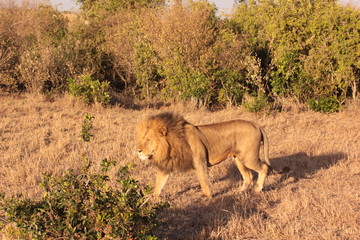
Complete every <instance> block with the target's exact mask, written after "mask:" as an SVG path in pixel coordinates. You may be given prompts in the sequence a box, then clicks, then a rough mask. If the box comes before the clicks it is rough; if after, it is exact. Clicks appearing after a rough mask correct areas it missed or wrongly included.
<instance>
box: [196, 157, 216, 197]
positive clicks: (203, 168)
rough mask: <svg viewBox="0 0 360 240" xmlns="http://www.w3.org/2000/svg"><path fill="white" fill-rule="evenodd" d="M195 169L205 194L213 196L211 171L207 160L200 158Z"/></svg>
mask: <svg viewBox="0 0 360 240" xmlns="http://www.w3.org/2000/svg"><path fill="white" fill-rule="evenodd" d="M195 171H196V175H197V177H198V180H199V182H200V186H201V189H202V191H203V193H204V195H205V196H206V197H212V194H211V190H210V180H209V173H208V169H207V165H206V164H205V162H204V161H201V160H200V161H199V162H198V163H195Z"/></svg>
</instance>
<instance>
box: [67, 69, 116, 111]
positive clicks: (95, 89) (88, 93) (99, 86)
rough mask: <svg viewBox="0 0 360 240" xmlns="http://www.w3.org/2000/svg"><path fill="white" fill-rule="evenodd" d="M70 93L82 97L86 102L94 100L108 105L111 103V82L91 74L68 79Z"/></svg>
mask: <svg viewBox="0 0 360 240" xmlns="http://www.w3.org/2000/svg"><path fill="white" fill-rule="evenodd" d="M68 84H69V93H70V94H71V95H74V96H77V97H79V98H81V99H82V100H83V101H85V103H87V104H90V103H94V102H99V103H102V104H103V105H107V104H109V103H110V100H111V97H110V94H109V82H107V81H105V82H100V81H99V80H95V79H93V78H92V77H91V76H89V75H83V76H81V77H79V78H77V79H72V78H70V79H68Z"/></svg>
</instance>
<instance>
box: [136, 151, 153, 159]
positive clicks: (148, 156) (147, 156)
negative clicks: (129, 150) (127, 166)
mask: <svg viewBox="0 0 360 240" xmlns="http://www.w3.org/2000/svg"><path fill="white" fill-rule="evenodd" d="M138 156H139V158H140V160H141V161H146V160H149V159H150V158H151V156H152V153H149V154H147V155H144V154H143V153H142V152H138Z"/></svg>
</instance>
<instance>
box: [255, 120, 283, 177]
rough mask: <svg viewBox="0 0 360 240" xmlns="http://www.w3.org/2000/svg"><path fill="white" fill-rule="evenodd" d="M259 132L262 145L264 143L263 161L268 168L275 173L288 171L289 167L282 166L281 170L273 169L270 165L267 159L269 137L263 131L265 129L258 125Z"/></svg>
mask: <svg viewBox="0 0 360 240" xmlns="http://www.w3.org/2000/svg"><path fill="white" fill-rule="evenodd" d="M258 128H259V130H260V132H261V135H262V137H263V145H264V158H265V162H266V164H267V165H268V166H269V168H270V170H271V171H272V172H273V173H275V174H286V173H288V172H290V168H289V167H284V168H283V170H281V171H276V170H275V169H273V168H272V167H271V163H270V159H269V139H268V137H267V135H266V133H265V130H264V129H263V128H262V127H260V126H258Z"/></svg>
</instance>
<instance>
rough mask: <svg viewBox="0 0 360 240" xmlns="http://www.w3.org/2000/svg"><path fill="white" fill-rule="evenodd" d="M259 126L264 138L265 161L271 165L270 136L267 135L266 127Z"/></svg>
mask: <svg viewBox="0 0 360 240" xmlns="http://www.w3.org/2000/svg"><path fill="white" fill-rule="evenodd" d="M258 127H259V130H260V132H261V135H262V138H263V146H264V158H265V162H266V163H267V165H269V166H271V163H270V159H269V139H268V136H267V135H266V132H265V131H264V129H263V128H262V127H260V126H258Z"/></svg>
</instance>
